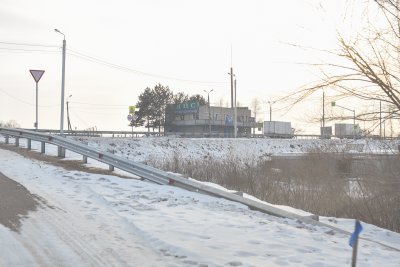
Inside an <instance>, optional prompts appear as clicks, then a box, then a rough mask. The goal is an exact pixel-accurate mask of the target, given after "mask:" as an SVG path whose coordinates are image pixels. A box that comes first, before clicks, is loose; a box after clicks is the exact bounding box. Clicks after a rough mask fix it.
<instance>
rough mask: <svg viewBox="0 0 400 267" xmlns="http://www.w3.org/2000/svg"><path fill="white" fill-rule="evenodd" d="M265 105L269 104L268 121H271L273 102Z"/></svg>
mask: <svg viewBox="0 0 400 267" xmlns="http://www.w3.org/2000/svg"><path fill="white" fill-rule="evenodd" d="M264 103H265V102H264ZM267 103H268V104H269V121H272V105H273V104H275V101H268V102H267Z"/></svg>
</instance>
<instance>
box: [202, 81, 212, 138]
mask: <svg viewBox="0 0 400 267" xmlns="http://www.w3.org/2000/svg"><path fill="white" fill-rule="evenodd" d="M203 91H204V92H206V93H207V102H208V132H209V134H210V137H211V106H210V93H211V92H212V91H214V89H211V90H210V91H206V90H203Z"/></svg>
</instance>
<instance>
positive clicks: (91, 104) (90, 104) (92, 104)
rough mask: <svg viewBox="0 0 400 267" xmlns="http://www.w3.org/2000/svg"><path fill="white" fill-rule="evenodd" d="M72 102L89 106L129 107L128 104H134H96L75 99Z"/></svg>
mask: <svg viewBox="0 0 400 267" xmlns="http://www.w3.org/2000/svg"><path fill="white" fill-rule="evenodd" d="M70 103H72V104H82V105H89V106H110V107H127V106H132V104H129V105H110V104H94V103H85V102H75V101H70Z"/></svg>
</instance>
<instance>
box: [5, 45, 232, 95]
mask: <svg viewBox="0 0 400 267" xmlns="http://www.w3.org/2000/svg"><path fill="white" fill-rule="evenodd" d="M0 44H4V45H16V46H32V47H49V48H50V47H52V48H59V47H60V46H56V45H46V44H33V43H17V42H4V41H0ZM0 50H7V51H22V52H48V53H58V52H59V51H51V50H43V49H24V48H8V47H0ZM67 53H68V54H69V55H71V56H74V57H77V58H80V59H83V60H86V61H90V62H93V63H97V64H101V65H105V66H107V67H110V68H114V69H117V70H121V71H127V72H132V73H135V74H137V75H143V76H149V77H155V78H160V79H165V80H174V81H180V82H186V83H195V84H206V85H213V86H214V87H221V86H222V85H224V84H227V82H220V81H219V82H218V81H199V80H190V79H181V78H177V77H171V76H166V75H160V74H155V73H150V72H144V71H140V70H135V69H132V68H129V67H125V66H122V65H118V64H114V63H112V62H109V61H106V60H103V59H100V58H98V57H93V56H89V55H87V54H85V53H82V52H79V51H76V50H73V49H68V52H67Z"/></svg>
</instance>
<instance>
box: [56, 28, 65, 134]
mask: <svg viewBox="0 0 400 267" xmlns="http://www.w3.org/2000/svg"><path fill="white" fill-rule="evenodd" d="M54 31H56V32H58V33H60V34H62V35H63V36H64V39H63V48H62V73H61V118H60V135H61V136H64V92H65V52H66V49H67V41H66V40H65V34H64V33H62V32H61V31H59V30H58V29H54Z"/></svg>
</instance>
